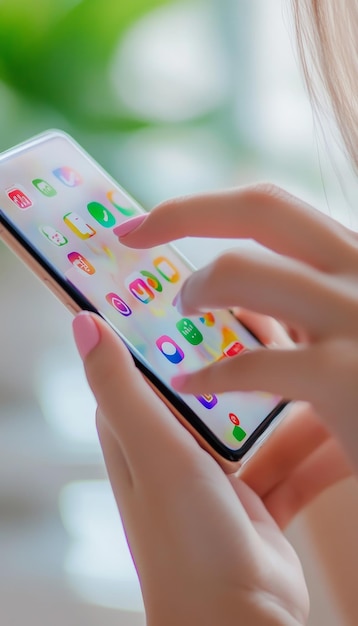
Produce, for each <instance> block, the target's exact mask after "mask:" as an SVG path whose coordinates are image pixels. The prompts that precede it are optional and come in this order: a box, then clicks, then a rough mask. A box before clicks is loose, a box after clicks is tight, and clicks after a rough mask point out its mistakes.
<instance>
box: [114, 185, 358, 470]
mask: <svg viewBox="0 0 358 626" xmlns="http://www.w3.org/2000/svg"><path fill="white" fill-rule="evenodd" d="M115 232H116V233H117V235H118V236H119V237H120V241H121V243H123V244H126V245H128V246H131V247H137V248H145V247H151V246H153V245H156V244H159V243H162V242H165V241H168V240H171V239H178V238H180V237H185V236H188V235H192V236H194V235H195V236H204V237H230V238H232V237H235V236H237V237H238V238H241V239H243V238H249V239H254V240H256V241H257V242H258V243H260V244H262V246H264V247H266V248H267V249H269V250H270V252H269V251H268V250H260V251H259V250H257V249H255V250H253V251H251V250H243V251H234V252H232V251H230V252H227V253H225V254H223V255H222V256H221V257H219V258H218V259H217V260H216V261H214V262H212V263H211V264H210V265H208V266H207V267H206V268H204V269H202V270H199V271H197V272H195V273H194V274H193V275H192V276H191V277H190V278H189V279H188V280H187V281H186V282H185V284H184V286H183V288H182V290H181V292H180V295H179V298H178V299H177V307H178V309H179V310H180V312H181V313H183V314H185V315H197V314H198V313H199V312H201V311H207V310H211V309H216V308H227V307H233V306H235V305H240V306H243V307H244V308H245V309H249V310H251V311H255V312H257V313H260V314H264V315H267V316H272V317H274V318H276V319H278V320H280V321H281V322H283V323H284V324H285V326H286V327H287V328H288V329H289V332H290V334H291V335H293V336H294V337H295V339H296V340H297V341H298V345H297V346H294V347H291V348H290V347H285V348H283V349H282V348H278V347H276V348H275V349H271V350H266V349H258V350H254V351H252V352H246V353H244V354H242V355H238V356H237V357H235V358H231V359H224V360H222V361H220V362H217V363H214V364H213V365H210V366H208V367H206V368H204V369H202V370H200V371H197V372H195V373H192V374H190V375H183V376H180V377H176V379H173V385H174V386H175V387H176V389H177V390H180V391H181V392H185V393H204V392H210V393H212V392H223V391H230V390H234V389H237V390H242V391H245V390H247V391H254V390H262V391H267V392H272V393H275V394H279V395H281V396H282V397H286V398H291V399H295V400H304V401H306V402H308V403H309V404H310V405H311V406H312V407H313V410H314V412H315V413H316V414H317V415H318V416H319V417H320V418H321V419H322V420H323V421H324V422H325V423H326V425H327V426H328V428H329V429H330V430H331V432H333V433H334V434H335V435H336V436H337V437H338V438H339V439H340V440H341V442H342V444H343V446H344V448H345V450H346V452H347V453H348V454H349V455H350V458H351V459H352V461H353V462H354V463H355V465H356V467H358V419H357V411H358V384H357V381H358V239H357V235H356V234H355V233H353V232H351V231H349V230H348V229H346V228H345V227H343V226H342V225H340V224H339V223H337V222H335V221H334V220H332V219H330V218H328V217H326V216H324V215H323V214H321V213H320V212H318V211H315V210H314V209H313V208H312V207H309V206H307V205H306V204H304V203H303V202H300V201H299V200H297V199H296V198H294V197H292V196H290V195H289V194H287V193H286V192H284V191H283V190H281V189H278V188H276V187H272V186H268V185H259V186H257V187H253V188H247V189H239V190H233V191H229V192H226V193H220V194H209V195H202V196H196V197H189V198H184V199H177V200H173V201H170V202H166V203H164V204H162V205H160V206H159V207H158V208H157V209H155V210H154V211H152V213H150V214H149V215H148V216H147V217H146V218H145V219H140V218H133V220H132V221H127V222H126V223H124V224H123V225H121V226H119V227H118V228H117V229H116V231H115ZM272 252H273V253H275V254H273V253H272ZM209 286H210V288H209Z"/></svg>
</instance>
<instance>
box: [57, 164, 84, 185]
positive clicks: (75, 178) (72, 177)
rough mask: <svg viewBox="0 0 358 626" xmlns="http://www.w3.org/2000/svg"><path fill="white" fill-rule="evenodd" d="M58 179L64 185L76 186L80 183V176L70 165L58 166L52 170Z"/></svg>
mask: <svg viewBox="0 0 358 626" xmlns="http://www.w3.org/2000/svg"><path fill="white" fill-rule="evenodd" d="M52 173H53V174H54V176H56V178H58V180H60V181H61V183H63V184H64V185H66V187H77V185H81V184H82V177H81V176H80V175H79V174H78V173H77V172H75V170H73V169H72V168H71V167H67V165H64V166H63V167H58V168H57V169H55V170H53V172H52Z"/></svg>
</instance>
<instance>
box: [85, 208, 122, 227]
mask: <svg viewBox="0 0 358 626" xmlns="http://www.w3.org/2000/svg"><path fill="white" fill-rule="evenodd" d="M87 209H88V212H89V214H90V215H92V217H93V219H95V220H96V222H98V223H99V224H101V226H104V227H105V228H112V226H114V225H115V223H116V220H115V217H114V216H113V215H112V213H111V212H110V211H108V209H106V207H105V206H103V204H101V203H100V202H90V203H89V204H87Z"/></svg>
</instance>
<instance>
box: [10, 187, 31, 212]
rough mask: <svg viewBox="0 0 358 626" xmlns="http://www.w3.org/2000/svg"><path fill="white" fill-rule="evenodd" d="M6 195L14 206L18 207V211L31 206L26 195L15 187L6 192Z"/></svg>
mask: <svg viewBox="0 0 358 626" xmlns="http://www.w3.org/2000/svg"><path fill="white" fill-rule="evenodd" d="M7 195H8V197H9V198H10V200H11V201H12V202H13V203H14V204H16V206H17V207H19V209H22V210H23V211H24V210H25V209H28V208H29V207H30V206H32V204H33V202H32V200H30V198H29V197H28V196H27V195H26V193H24V192H23V191H21V189H18V188H17V187H14V188H13V189H9V191H8V192H7Z"/></svg>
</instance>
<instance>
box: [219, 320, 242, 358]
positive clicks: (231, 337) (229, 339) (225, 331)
mask: <svg viewBox="0 0 358 626" xmlns="http://www.w3.org/2000/svg"><path fill="white" fill-rule="evenodd" d="M221 335H222V341H221V350H222V352H224V351H225V349H226V348H227V346H229V345H230V344H232V343H233V342H234V341H239V337H238V336H237V333H236V332H235V331H234V330H233V329H232V328H229V326H223V327H222V329H221Z"/></svg>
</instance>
